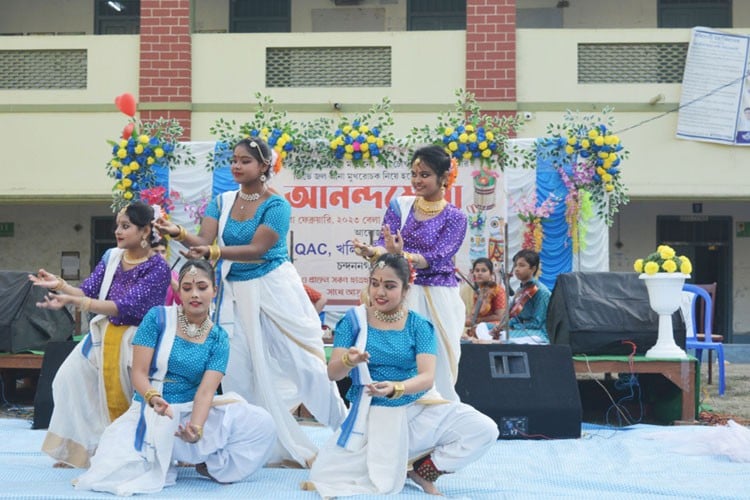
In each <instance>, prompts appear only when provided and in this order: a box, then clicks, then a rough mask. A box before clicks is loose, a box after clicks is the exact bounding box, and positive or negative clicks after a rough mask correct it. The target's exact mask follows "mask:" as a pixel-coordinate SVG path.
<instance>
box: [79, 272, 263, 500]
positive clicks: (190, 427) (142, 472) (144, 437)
mask: <svg viewBox="0 0 750 500" xmlns="http://www.w3.org/2000/svg"><path fill="white" fill-rule="evenodd" d="M214 282H215V281H214V271H213V269H212V268H211V266H210V265H209V264H208V262H206V261H203V260H200V261H196V260H192V261H188V262H187V263H186V264H185V265H184V266H183V267H182V269H181V270H180V274H179V294H180V299H181V300H182V304H183V305H182V306H159V307H154V308H153V309H151V310H150V311H149V312H148V314H146V317H144V318H143V322H142V323H141V326H140V327H138V331H137V332H136V334H135V338H134V339H133V386H134V387H135V390H136V394H135V397H134V398H133V402H132V404H131V405H130V408H129V409H128V411H127V412H126V413H125V414H124V415H122V416H121V417H120V418H118V419H117V420H115V421H114V422H113V423H112V424H111V425H110V426H109V427H107V429H106V430H105V431H104V434H102V438H101V441H100V443H99V448H98V449H97V451H96V454H95V455H94V456H93V457H92V459H91V468H89V470H88V471H86V472H85V473H84V474H83V475H81V476H80V477H78V479H76V480H74V484H75V487H76V489H77V490H94V491H105V492H109V493H114V494H116V495H132V494H134V493H156V492H158V491H161V490H162V488H164V487H165V486H169V485H171V484H174V483H175V481H176V479H177V468H176V465H175V462H176V461H180V462H183V463H191V464H197V465H196V470H197V471H198V473H199V474H201V475H203V476H205V477H207V478H210V479H212V480H214V481H217V482H220V483H232V482H236V481H242V480H243V479H245V478H247V477H248V476H250V475H251V474H252V473H253V472H255V471H256V470H258V469H260V468H261V467H263V465H264V464H265V463H266V460H267V459H268V457H269V456H270V453H271V450H272V448H273V446H274V443H275V442H276V433H275V430H274V423H273V419H272V418H271V415H269V414H268V412H266V411H265V410H263V409H262V408H259V407H257V406H252V405H250V404H248V403H247V402H246V401H245V400H244V399H242V397H241V396H239V395H238V394H235V393H228V394H224V395H223V396H217V395H216V390H217V388H218V387H219V383H220V382H221V378H222V376H223V375H224V371H225V369H226V366H227V360H228V359H229V337H228V336H227V332H226V331H225V330H224V329H223V328H221V327H220V326H218V325H215V324H214V323H213V322H212V321H211V319H210V318H209V317H208V312H209V307H210V305H211V301H212V299H213V298H214V296H215V295H216V288H215V286H214Z"/></svg>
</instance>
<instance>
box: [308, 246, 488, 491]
mask: <svg viewBox="0 0 750 500" xmlns="http://www.w3.org/2000/svg"><path fill="white" fill-rule="evenodd" d="M410 282H411V268H410V266H409V263H408V262H407V261H406V259H404V258H403V257H402V256H399V255H394V254H384V255H383V256H381V257H379V258H378V260H377V261H376V262H375V264H374V266H373V268H372V272H371V273H370V284H369V286H368V295H369V300H370V301H371V304H370V305H362V306H359V307H357V308H354V309H350V310H349V311H348V312H347V313H346V315H345V316H344V318H342V319H341V321H339V323H338V325H337V326H336V335H335V336H334V349H333V352H332V354H331V361H330V362H329V363H328V375H329V377H331V379H332V380H340V379H342V378H344V377H346V376H347V375H349V376H351V378H352V387H351V389H350V390H349V393H348V394H347V399H349V400H350V401H351V402H352V404H351V407H350V409H349V415H348V416H347V418H346V420H345V421H344V423H343V424H342V426H341V429H340V430H339V431H338V432H336V433H335V434H334V435H333V436H332V437H331V439H330V440H329V441H328V442H327V443H326V445H325V446H323V447H322V448H321V450H320V452H319V453H318V457H317V459H316V460H315V462H314V463H313V466H312V468H311V470H310V481H309V482H306V483H304V484H303V488H305V489H310V490H311V489H314V490H316V491H317V492H318V493H319V494H320V495H321V496H322V497H328V496H335V497H340V496H349V495H361V494H377V495H385V494H396V493H398V492H399V491H401V489H402V488H403V487H404V484H405V481H406V478H407V475H408V477H409V478H411V479H412V480H413V481H414V482H416V483H417V484H418V485H419V486H420V487H421V488H422V489H424V491H425V492H427V493H431V494H439V492H438V490H437V487H436V486H435V481H436V480H437V478H438V477H440V476H441V475H443V474H445V473H450V472H454V471H456V470H458V469H460V468H461V467H464V466H466V465H468V464H469V463H471V462H473V461H475V460H477V459H479V458H480V457H481V456H482V455H483V454H484V453H485V452H486V451H487V450H488V449H489V448H490V447H491V446H492V445H493V443H494V442H495V440H496V439H497V436H498V429H497V425H496V424H495V422H494V421H492V420H491V419H490V418H489V417H487V416H485V415H483V414H481V413H479V412H478V411H477V410H475V409H474V408H472V407H471V406H469V405H467V404H464V403H460V402H457V401H448V400H445V399H443V397H442V396H441V395H440V394H439V393H438V392H437V390H435V389H432V387H433V382H434V377H435V353H436V352H437V346H436V343H437V342H436V339H435V333H434V328H433V326H432V324H431V323H430V322H429V321H427V320H426V319H425V318H424V317H423V316H421V315H419V314H418V313H415V312H413V311H409V310H408V309H407V308H406V305H405V303H404V301H405V298H406V292H407V289H408V288H409V284H410ZM410 466H411V469H410ZM407 471H408V472H407Z"/></svg>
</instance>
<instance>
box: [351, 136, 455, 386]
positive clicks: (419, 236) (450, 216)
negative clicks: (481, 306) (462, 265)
mask: <svg viewBox="0 0 750 500" xmlns="http://www.w3.org/2000/svg"><path fill="white" fill-rule="evenodd" d="M457 176H458V164H457V163H456V162H455V159H453V160H452V159H451V157H450V156H448V154H447V153H446V152H445V150H444V149H443V148H442V147H440V146H434V145H433V146H425V147H422V148H419V149H417V150H416V151H415V152H414V154H413V155H412V158H411V186H412V189H413V190H414V194H415V196H399V197H394V198H393V199H391V201H390V203H389V206H388V209H387V210H386V212H385V215H384V216H383V230H382V233H381V236H380V239H379V240H378V241H377V243H376V245H374V246H372V245H366V244H364V243H362V242H360V241H359V240H357V239H356V238H355V239H354V240H353V243H354V247H355V250H354V251H355V252H356V253H357V254H359V255H361V256H362V257H364V258H366V259H368V260H369V261H370V262H374V261H375V260H376V259H377V258H378V256H380V255H382V254H383V253H386V252H388V253H394V254H401V253H403V255H405V256H406V258H407V259H409V261H410V262H411V264H412V265H413V266H414V268H415V269H416V272H417V277H416V279H415V281H414V287H412V291H411V293H410V294H409V308H410V309H412V310H413V311H415V312H418V313H419V314H421V315H423V316H424V317H425V318H427V319H428V320H430V322H432V324H433V325H434V326H435V332H436V334H437V339H438V343H437V346H438V347H437V348H438V352H437V366H436V368H435V387H436V388H437V390H438V391H440V394H442V395H443V397H445V398H446V399H450V400H452V401H458V394H456V390H455V387H454V386H455V385H456V380H458V364H459V358H460V357H461V335H462V334H463V331H464V320H465V319H466V311H465V309H464V303H463V301H462V300H461V295H460V293H459V288H458V279H457V278H456V273H455V264H454V262H453V260H454V258H455V256H456V253H458V250H459V249H460V248H461V244H462V243H463V241H464V238H465V237H466V214H464V212H463V211H462V210H461V209H460V208H458V207H457V206H455V205H453V204H451V203H448V201H447V200H446V199H445V193H446V190H448V189H450V188H451V186H452V185H453V184H454V182H455V180H456V177H457Z"/></svg>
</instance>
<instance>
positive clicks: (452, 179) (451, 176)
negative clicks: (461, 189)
mask: <svg viewBox="0 0 750 500" xmlns="http://www.w3.org/2000/svg"><path fill="white" fill-rule="evenodd" d="M457 178H458V160H457V159H456V158H454V157H453V156H451V167H450V169H448V179H447V180H446V181H445V189H450V188H451V187H452V186H453V184H455V183H456V179H457Z"/></svg>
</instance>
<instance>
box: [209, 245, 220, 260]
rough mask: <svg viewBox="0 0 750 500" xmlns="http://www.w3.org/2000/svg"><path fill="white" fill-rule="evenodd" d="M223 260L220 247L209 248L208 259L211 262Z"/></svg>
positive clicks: (212, 246)
mask: <svg viewBox="0 0 750 500" xmlns="http://www.w3.org/2000/svg"><path fill="white" fill-rule="evenodd" d="M220 258H221V248H219V245H217V244H213V245H211V246H209V247H208V259H209V260H219V259H220Z"/></svg>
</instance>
